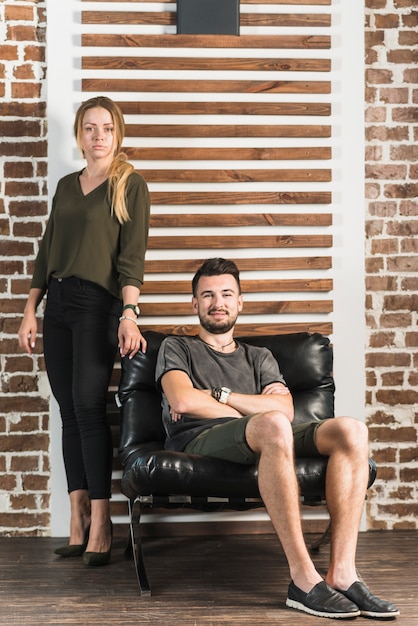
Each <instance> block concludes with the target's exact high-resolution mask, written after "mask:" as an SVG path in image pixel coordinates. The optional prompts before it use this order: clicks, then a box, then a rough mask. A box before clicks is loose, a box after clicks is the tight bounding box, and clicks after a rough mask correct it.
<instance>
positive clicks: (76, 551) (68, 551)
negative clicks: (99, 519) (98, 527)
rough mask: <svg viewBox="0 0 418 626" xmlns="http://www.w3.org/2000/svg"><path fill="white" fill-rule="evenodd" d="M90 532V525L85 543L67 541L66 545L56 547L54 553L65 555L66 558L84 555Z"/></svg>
mask: <svg viewBox="0 0 418 626" xmlns="http://www.w3.org/2000/svg"><path fill="white" fill-rule="evenodd" d="M89 534H90V526H88V527H87V529H86V535H85V539H84V543H74V544H71V543H67V545H65V546H60V547H59V548H56V549H55V550H54V554H58V556H63V557H66V558H67V557H72V556H82V554H83V553H84V550H85V549H86V547H87V544H88V541H89Z"/></svg>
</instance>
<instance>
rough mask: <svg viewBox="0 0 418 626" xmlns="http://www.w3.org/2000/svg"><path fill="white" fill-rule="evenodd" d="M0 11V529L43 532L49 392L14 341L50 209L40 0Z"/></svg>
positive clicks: (40, 371) (38, 365) (6, 1)
mask: <svg viewBox="0 0 418 626" xmlns="http://www.w3.org/2000/svg"><path fill="white" fill-rule="evenodd" d="M0 13H1V14H0V25H1V26H0V28H1V35H2V37H1V38H0V42H1V43H0V126H1V133H0V135H1V140H0V185H1V187H0V190H1V195H0V292H1V300H0V333H1V334H0V364H1V378H0V532H4V533H8V534H47V533H48V527H49V521H50V516H49V497H50V496H49V397H48V394H49V390H48V385H47V382H46V377H45V373H44V367H43V362H42V356H41V355H40V356H35V358H31V357H28V356H24V355H23V354H21V353H20V352H19V350H18V347H17V340H16V333H17V329H18V326H19V321H20V320H19V317H20V315H21V313H22V311H23V306H24V302H25V294H27V291H28V288H29V278H28V276H30V274H31V271H32V260H33V257H34V254H35V252H36V246H37V240H38V238H39V237H40V235H41V233H42V231H43V228H44V224H45V219H46V215H47V210H48V206H47V188H46V174H47V126H46V117H45V111H46V103H45V98H46V78H45V74H46V66H45V30H46V15H45V2H36V1H27V2H25V1H23V2H21V1H20V2H16V1H14V0H3V2H1V3H0Z"/></svg>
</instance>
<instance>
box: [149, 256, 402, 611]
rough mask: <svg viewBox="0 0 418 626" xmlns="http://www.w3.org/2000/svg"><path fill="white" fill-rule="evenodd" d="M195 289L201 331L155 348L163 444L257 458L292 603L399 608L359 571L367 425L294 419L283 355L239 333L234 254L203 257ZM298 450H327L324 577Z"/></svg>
mask: <svg viewBox="0 0 418 626" xmlns="http://www.w3.org/2000/svg"><path fill="white" fill-rule="evenodd" d="M192 291H193V298H192V306H193V310H194V311H195V312H196V313H197V314H198V316H199V321H200V328H199V334H198V335H197V336H195V337H168V338H166V339H165V340H164V342H163V344H162V345H161V349H160V352H159V355H158V362H157V368H156V379H157V384H158V385H159V387H160V389H161V391H162V393H163V420H164V425H165V428H166V432H167V441H166V447H167V448H169V449H175V450H184V451H186V452H188V453H195V454H203V455H208V456H213V457H218V458H223V459H228V460H231V461H234V462H237V463H258V484H259V490H260V494H261V497H262V498H263V501H264V504H265V506H266V509H267V511H268V513H269V515H270V518H271V520H272V522H273V526H274V528H275V530H276V533H277V535H278V537H279V539H280V541H281V544H282V546H283V549H284V552H285V555H286V558H287V560H288V564H289V569H290V575H291V583H290V585H289V590H288V597H287V600H286V604H287V606H288V607H290V608H294V609H298V610H301V611H305V612H306V613H310V614H312V615H317V616H320V617H330V618H352V617H356V616H357V615H364V616H368V617H375V618H388V617H395V616H397V615H399V611H398V609H397V608H396V607H395V606H394V605H393V604H391V603H389V602H386V601H384V600H380V599H379V598H377V597H375V596H374V595H372V594H371V593H370V591H369V590H368V588H367V587H366V586H365V585H364V583H362V582H360V581H359V580H358V576H357V572H356V567H355V552H356V544H357V533H358V528H359V524H360V518H361V513H362V509H363V503H364V497H365V493H366V489H367V481H368V438H367V429H366V426H365V425H364V424H363V423H362V422H360V421H358V420H355V419H352V418H349V417H338V418H335V419H330V420H323V421H322V422H312V423H309V424H301V425H298V426H295V427H294V428H292V420H293V402H292V396H291V394H290V391H289V389H288V388H287V386H286V383H285V381H284V379H283V377H282V375H281V373H280V371H279V367H278V364H277V361H276V360H275V359H274V357H273V355H272V354H271V352H270V351H269V350H267V349H266V348H260V347H254V346H249V345H246V344H244V343H241V342H238V341H236V340H235V339H234V338H233V332H234V326H235V323H236V320H237V317H238V314H239V313H240V311H241V310H242V307H243V299H242V295H241V288H240V280H239V271H238V268H237V267H236V265H235V263H233V262H232V261H227V260H224V259H209V260H207V261H205V263H203V265H202V266H201V267H200V269H199V270H198V271H197V273H196V275H195V276H194V278H193V282H192ZM294 454H296V455H298V456H311V455H315V454H317V455H325V456H328V457H329V460H328V468H329V471H328V476H327V504H328V509H329V513H330V517H331V521H332V524H331V557H330V564H329V569H328V572H327V576H326V580H325V581H324V580H323V579H322V577H321V576H320V574H319V573H318V572H317V571H316V569H315V566H314V564H313V562H312V560H311V558H310V555H309V552H308V550H307V548H306V545H305V542H304V538H303V534H302V526H301V520H300V512H299V494H298V484H297V478H296V473H295V467H294Z"/></svg>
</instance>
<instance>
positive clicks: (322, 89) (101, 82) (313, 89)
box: [81, 78, 331, 94]
mask: <svg viewBox="0 0 418 626" xmlns="http://www.w3.org/2000/svg"><path fill="white" fill-rule="evenodd" d="M81 84H82V89H83V91H86V92H87V91H99V92H108V91H116V92H121V91H124V92H127V93H132V92H135V93H141V92H144V93H262V94H265V93H291V94H299V93H303V94H307V93H309V94H324V93H326V94H329V93H331V83H330V82H329V81H321V80H316V81H304V80H301V81H297V80H270V81H268V80H195V79H194V80H159V79H155V80H140V79H127V78H120V79H119V78H112V79H110V78H108V79H107V78H84V79H83V80H82V81H81Z"/></svg>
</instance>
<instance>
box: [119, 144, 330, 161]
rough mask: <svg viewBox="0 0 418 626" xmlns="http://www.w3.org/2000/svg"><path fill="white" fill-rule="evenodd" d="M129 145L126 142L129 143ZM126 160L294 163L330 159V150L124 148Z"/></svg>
mask: <svg viewBox="0 0 418 626" xmlns="http://www.w3.org/2000/svg"><path fill="white" fill-rule="evenodd" d="M128 141H129V139H128ZM124 152H125V153H126V154H127V156H128V158H129V159H132V160H135V161H141V160H142V161H148V160H152V161H155V160H162V161H165V160H167V161H175V160H178V161H187V160H190V161H216V160H219V161H230V160H231V161H233V160H235V161H276V160H277V161H282V160H287V161H296V160H307V161H308V160H309V161H311V160H317V159H318V160H319V159H327V160H328V159H330V158H331V156H332V152H331V148H330V147H327V146H325V147H320V148H309V147H306V148H196V147H187V148H183V147H179V148H167V147H164V148H142V147H141V148H132V147H128V146H127V147H125V148H124Z"/></svg>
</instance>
